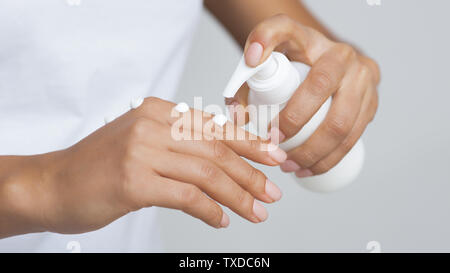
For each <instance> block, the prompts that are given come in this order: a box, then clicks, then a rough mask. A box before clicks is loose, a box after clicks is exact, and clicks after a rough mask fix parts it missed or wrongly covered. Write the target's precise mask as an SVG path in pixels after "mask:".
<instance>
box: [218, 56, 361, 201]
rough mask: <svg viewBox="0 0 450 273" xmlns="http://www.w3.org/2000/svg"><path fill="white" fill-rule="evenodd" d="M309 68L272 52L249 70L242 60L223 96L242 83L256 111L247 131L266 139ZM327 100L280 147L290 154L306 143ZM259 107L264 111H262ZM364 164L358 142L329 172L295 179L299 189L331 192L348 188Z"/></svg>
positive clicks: (236, 88)
mask: <svg viewBox="0 0 450 273" xmlns="http://www.w3.org/2000/svg"><path fill="white" fill-rule="evenodd" d="M309 70H310V67H309V66H308V65H305V64H303V63H299V62H290V61H289V60H288V59H287V57H286V56H285V55H283V54H282V53H279V52H272V54H271V55H270V56H269V58H268V59H267V60H266V61H265V62H264V63H262V64H260V65H259V66H257V67H249V66H247V65H246V63H245V59H244V57H242V58H241V61H240V63H239V65H238V67H237V68H236V71H235V72H234V73H233V75H232V77H231V79H230V81H229V82H228V85H227V86H226V88H225V90H224V92H223V95H224V97H226V98H232V97H234V95H235V94H236V92H237V91H238V89H239V88H240V87H241V85H242V84H244V82H247V84H248V86H249V88H250V91H249V95H248V105H249V106H252V105H253V106H256V109H258V111H249V116H250V130H252V131H254V132H255V133H257V134H258V135H259V136H261V137H266V136H267V129H268V126H269V124H270V122H271V121H272V119H273V118H275V117H276V115H277V114H278V112H279V111H281V110H282V109H283V107H285V106H286V103H287V101H288V100H289V99H290V97H291V96H292V95H293V94H294V92H295V90H296V89H297V87H298V86H299V85H300V84H301V83H302V82H303V81H304V80H305V78H306V76H307V74H308V72H309ZM330 103H331V98H329V99H328V100H327V101H326V102H325V103H324V104H323V105H322V106H321V108H320V109H319V110H318V111H317V112H316V113H315V115H314V116H313V117H312V118H311V119H310V120H309V122H308V123H307V124H306V125H305V126H304V127H303V128H302V129H301V130H300V132H298V133H297V134H296V135H295V136H293V137H291V138H290V139H288V140H287V141H285V142H283V143H281V144H280V147H281V148H282V149H284V150H285V151H289V150H291V149H293V148H295V147H297V146H299V145H301V144H302V143H303V142H304V141H305V140H307V139H308V138H309V137H310V136H311V135H312V134H313V133H314V131H315V130H316V129H317V127H318V126H319V125H320V123H321V122H322V121H323V119H324V118H325V116H326V114H327V112H328V109H329V107H330ZM261 106H266V107H263V108H265V109H266V110H267V111H261V109H262V108H261ZM363 162H364V145H363V143H362V141H361V140H358V142H357V143H356V144H355V146H354V147H353V148H352V149H351V150H350V152H349V153H348V154H347V155H346V156H345V157H344V158H343V159H342V160H341V161H340V162H339V163H338V164H337V165H336V166H335V167H334V168H332V169H331V170H330V171H328V172H326V173H325V174H322V175H316V176H312V177H306V178H297V177H296V178H297V181H298V182H299V183H300V185H302V186H304V187H305V188H307V189H309V190H312V191H316V192H331V191H335V190H339V189H341V188H343V187H345V186H346V185H348V184H350V183H351V182H352V181H353V180H354V179H355V178H356V177H357V176H358V174H359V172H360V171H361V169H362V166H363Z"/></svg>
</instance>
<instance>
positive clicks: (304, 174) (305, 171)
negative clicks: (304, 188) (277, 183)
mask: <svg viewBox="0 0 450 273" xmlns="http://www.w3.org/2000/svg"><path fill="white" fill-rule="evenodd" d="M311 175H313V172H312V171H310V170H308V169H301V170H298V171H296V172H295V176H297V177H299V178H302V177H308V176H311Z"/></svg>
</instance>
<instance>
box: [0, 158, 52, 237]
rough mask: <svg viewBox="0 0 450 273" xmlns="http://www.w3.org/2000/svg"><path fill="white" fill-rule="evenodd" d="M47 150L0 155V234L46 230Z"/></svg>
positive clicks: (48, 198)
mask: <svg viewBox="0 0 450 273" xmlns="http://www.w3.org/2000/svg"><path fill="white" fill-rule="evenodd" d="M50 155H51V154H45V155H36V156H7V157H2V158H1V159H0V162H1V164H2V165H3V167H2V168H1V169H0V172H1V174H0V218H1V221H0V237H6V236H13V235H19V234H26V233H31V232H43V231H46V230H47V228H46V222H47V221H46V218H47V216H46V215H48V214H49V211H48V210H49V208H51V207H52V206H51V203H52V202H53V201H52V200H53V198H52V197H51V195H52V193H51V192H52V191H51V190H50V188H51V187H50V186H49V185H50V184H51V181H50V179H49V178H50V175H49V170H48V167H49V166H50V160H49V159H50V157H51V156H50Z"/></svg>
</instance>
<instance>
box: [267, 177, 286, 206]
mask: <svg viewBox="0 0 450 273" xmlns="http://www.w3.org/2000/svg"><path fill="white" fill-rule="evenodd" d="M266 194H267V195H268V196H269V197H270V198H271V199H272V200H273V201H278V200H280V199H281V196H283V194H282V193H281V190H280V188H278V186H277V185H275V184H274V183H273V182H272V181H270V180H268V179H267V180H266Z"/></svg>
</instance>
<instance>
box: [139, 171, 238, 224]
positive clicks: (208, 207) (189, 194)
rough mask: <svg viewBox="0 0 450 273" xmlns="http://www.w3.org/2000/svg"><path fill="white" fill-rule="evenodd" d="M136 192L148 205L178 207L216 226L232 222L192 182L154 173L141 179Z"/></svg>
mask: <svg viewBox="0 0 450 273" xmlns="http://www.w3.org/2000/svg"><path fill="white" fill-rule="evenodd" d="M135 194H136V198H138V199H141V200H142V201H141V202H143V203H145V204H146V205H147V206H158V207H165V208H171V209H178V210H181V211H183V212H185V213H187V214H189V215H191V216H193V217H195V218H198V219H200V220H202V221H203V222H205V223H206V224H208V225H210V226H212V227H215V228H221V227H227V226H228V225H229V223H230V218H229V217H228V215H227V214H226V213H225V212H224V211H223V210H222V208H221V207H220V206H219V205H218V204H217V203H216V202H214V201H213V200H211V199H210V198H208V197H207V196H206V195H205V194H204V193H203V192H202V191H201V190H200V189H199V188H197V187H196V186H194V185H192V184H187V183H183V182H180V181H177V180H174V179H170V178H165V177H160V176H156V175H153V176H151V177H149V178H148V179H145V181H144V180H143V181H141V187H139V190H136V193H135Z"/></svg>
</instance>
